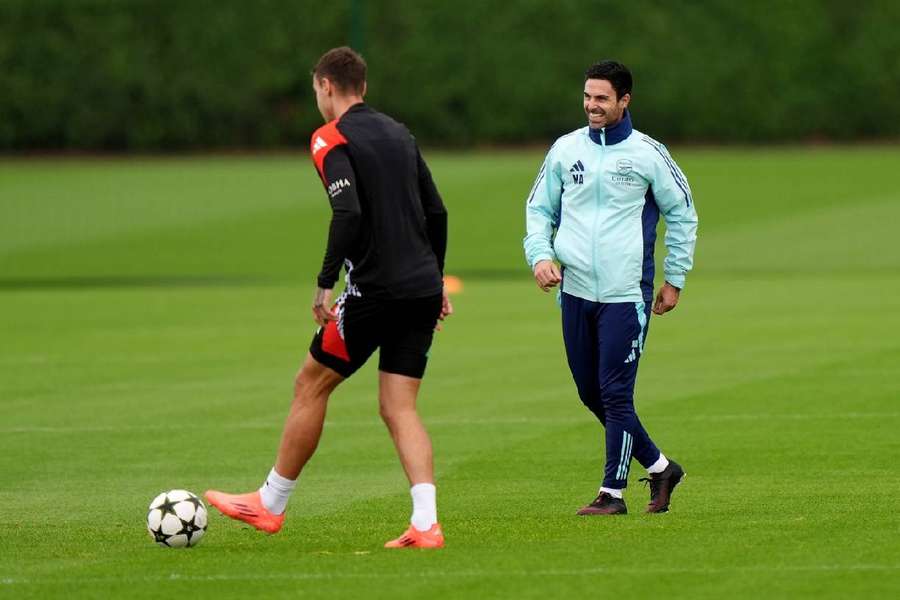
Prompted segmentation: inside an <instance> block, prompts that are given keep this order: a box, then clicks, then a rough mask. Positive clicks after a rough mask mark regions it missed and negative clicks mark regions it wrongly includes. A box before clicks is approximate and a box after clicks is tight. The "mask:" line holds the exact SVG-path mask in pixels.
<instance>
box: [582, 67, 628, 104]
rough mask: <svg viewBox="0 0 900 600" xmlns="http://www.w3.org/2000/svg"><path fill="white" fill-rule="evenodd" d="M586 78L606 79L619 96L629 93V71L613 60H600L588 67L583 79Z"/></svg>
mask: <svg viewBox="0 0 900 600" xmlns="http://www.w3.org/2000/svg"><path fill="white" fill-rule="evenodd" d="M588 79H605V80H607V81H608V82H609V83H610V85H612V87H613V89H614V90H616V95H617V96H618V97H619V98H621V97H622V96H624V95H625V94H630V93H631V84H632V81H631V71H629V70H628V67H626V66H625V65H623V64H622V63H620V62H616V61H614V60H601V61H600V62H598V63H596V64H593V65H591V66H590V67H588V70H587V71H585V72H584V80H585V81H587V80H588Z"/></svg>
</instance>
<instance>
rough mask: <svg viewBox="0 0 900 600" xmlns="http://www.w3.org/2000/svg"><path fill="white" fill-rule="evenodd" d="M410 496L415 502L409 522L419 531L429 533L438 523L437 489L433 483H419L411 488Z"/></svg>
mask: <svg viewBox="0 0 900 600" xmlns="http://www.w3.org/2000/svg"><path fill="white" fill-rule="evenodd" d="M409 494H410V495H411V496H412V501H413V512H412V516H411V517H410V518H409V522H410V523H412V526H413V527H415V528H416V529H418V530H419V531H428V530H429V529H431V526H432V525H434V524H435V523H437V500H436V499H435V496H436V495H437V489H436V488H435V487H434V484H433V483H417V484H416V485H414V486H412V487H411V488H409Z"/></svg>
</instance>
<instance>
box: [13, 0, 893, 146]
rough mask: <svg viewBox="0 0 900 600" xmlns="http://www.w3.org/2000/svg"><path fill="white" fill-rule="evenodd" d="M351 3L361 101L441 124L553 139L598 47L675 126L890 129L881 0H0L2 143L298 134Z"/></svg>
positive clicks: (760, 137)
mask: <svg viewBox="0 0 900 600" xmlns="http://www.w3.org/2000/svg"><path fill="white" fill-rule="evenodd" d="M352 6H361V7H363V8H364V11H363V14H362V17H363V19H362V22H363V24H364V27H363V31H364V35H363V36H362V38H361V40H360V42H361V43H362V42H363V41H364V43H365V48H364V50H365V55H366V57H367V59H368V61H369V71H370V74H369V85H370V96H369V100H370V102H371V103H372V104H373V105H375V106H376V107H378V108H381V109H382V110H385V111H387V112H389V113H391V114H393V115H395V116H396V117H397V118H399V119H401V120H403V121H405V122H406V123H407V124H408V125H409V126H410V127H411V128H412V129H413V131H415V132H416V134H417V136H418V137H419V138H420V139H422V140H424V141H426V142H428V143H432V144H443V145H458V144H506V143H521V142H542V143H546V142H547V141H548V140H549V138H551V137H553V136H555V135H557V134H559V133H560V132H563V131H566V130H570V129H572V128H574V127H575V126H578V125H579V124H580V123H581V122H582V121H583V118H582V115H581V78H582V73H583V71H584V69H585V67H586V66H587V65H588V64H589V63H590V62H593V61H594V60H595V59H598V58H601V57H616V58H618V59H619V60H622V61H623V62H625V63H626V64H628V65H629V66H630V67H631V68H632V70H633V72H634V75H635V90H634V101H633V105H632V106H633V113H634V115H635V120H636V121H637V125H638V127H640V128H641V129H643V130H645V131H647V132H649V133H651V134H653V135H654V136H656V137H660V138H662V139H664V140H666V141H675V140H691V141H701V142H703V141H739V142H746V141H750V142H757V141H759V142H762V141H782V140H810V139H835V140H844V139H855V138H860V137H862V138H885V137H896V136H898V134H900V35H897V27H898V24H900V2H893V1H891V0H884V1H880V2H879V1H869V0H859V1H857V2H855V3H854V4H853V7H852V9H848V8H847V7H846V5H845V3H842V2H837V1H825V0H821V1H812V0H795V1H780V2H777V1H771V2H770V1H761V2H733V1H731V0H729V1H726V0H705V1H687V0H685V1H662V0H633V1H631V2H619V1H617V2H589V1H586V0H580V1H578V0H556V1H552V2H551V1H546V0H507V1H505V2H501V1H487V0H485V1H475V0H457V1H454V2H443V1H420V2H408V1H404V0H384V1H382V2H374V1H369V2H365V0H356V1H355V2H353V1H352V0H334V1H331V2H309V1H296V0H294V1H289V0H254V1H253V2H247V1H243V0H219V1H207V0H181V1H175V0H157V1H151V0H118V1H115V0H108V1H100V0H54V1H51V0H0V148H2V149H5V150H22V149H58V148H72V149H129V150H159V149H176V150H177V149H194V148H228V147H235V148H257V147H258V148H262V147H283V146H304V145H305V144H306V143H307V140H308V135H309V132H310V131H311V130H312V129H313V128H314V127H315V126H316V125H317V124H318V123H319V122H320V118H319V116H318V113H317V112H316V109H315V102H314V100H313V97H312V92H311V90H310V80H309V69H310V67H311V66H312V64H313V63H314V62H315V60H316V58H317V57H318V56H319V55H320V54H321V52H322V51H323V50H325V49H327V48H329V47H332V46H336V45H340V44H344V43H347V42H348V35H349V32H350V29H351V22H352V15H351V12H352V11H351V8H352Z"/></svg>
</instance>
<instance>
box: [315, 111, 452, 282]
mask: <svg viewBox="0 0 900 600" xmlns="http://www.w3.org/2000/svg"><path fill="white" fill-rule="evenodd" d="M310 151H311V152H312V158H313V162H314V163H315V165H316V170H317V171H318V172H319V176H320V177H321V178H322V183H323V184H324V185H325V190H326V192H327V193H328V197H329V199H330V201H331V210H332V217H331V226H330V229H329V233H328V247H327V249H326V251H325V259H324V261H323V263H322V271H321V272H320V273H319V277H318V282H319V287H320V288H323V289H331V288H333V287H334V283H335V281H336V280H337V278H338V275H339V274H340V270H341V265H342V264H343V265H344V266H345V267H346V270H347V276H346V283H347V287H346V290H345V293H347V294H349V295H352V296H365V297H367V298H385V299H400V298H423V297H426V296H433V295H436V294H440V293H441V290H442V289H443V282H442V273H443V270H444V255H445V253H446V250H447V210H446V208H444V203H443V201H442V200H441V196H440V194H438V191H437V188H436V187H435V185H434V181H433V180H432V178H431V172H430V171H429V170H428V166H427V165H426V164H425V161H424V160H423V159H422V155H421V154H420V153H419V149H418V147H417V146H416V142H415V139H414V138H413V137H412V135H411V134H410V132H409V130H408V129H407V128H406V127H405V126H404V125H402V124H400V123H398V122H397V121H394V120H393V119H392V118H390V117H388V116H387V115H384V114H382V113H380V112H378V111H376V110H374V109H372V108H371V107H369V106H367V105H366V104H364V103H359V104H355V105H353V106H352V107H350V109H349V110H347V112H345V113H344V114H343V115H342V116H341V118H340V119H336V120H334V121H331V122H329V123H327V124H325V125H323V126H322V127H320V128H319V129H317V130H316V132H315V133H313V135H312V139H311V141H310Z"/></svg>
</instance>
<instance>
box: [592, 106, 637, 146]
mask: <svg viewBox="0 0 900 600" xmlns="http://www.w3.org/2000/svg"><path fill="white" fill-rule="evenodd" d="M631 131H632V127H631V113H630V112H629V111H628V109H627V108H626V109H625V114H624V115H623V116H622V120H621V121H619V122H618V123H616V124H615V125H613V126H612V127H604V128H602V129H591V128H590V127H589V128H588V135H590V137H591V140H593V141H594V142H595V143H597V144H601V145H604V146H612V145H614V144H618V143H619V142H622V141H624V140H625V139H626V138H627V137H628V136H629V135H631ZM604 137H605V138H606V139H605V141H604V139H603V138H604Z"/></svg>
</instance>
